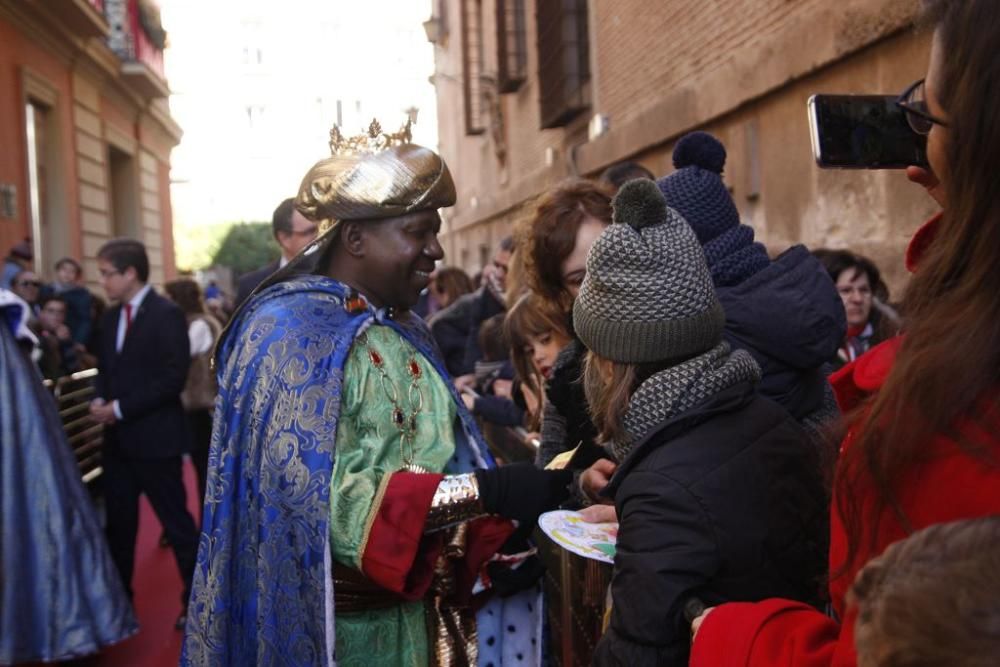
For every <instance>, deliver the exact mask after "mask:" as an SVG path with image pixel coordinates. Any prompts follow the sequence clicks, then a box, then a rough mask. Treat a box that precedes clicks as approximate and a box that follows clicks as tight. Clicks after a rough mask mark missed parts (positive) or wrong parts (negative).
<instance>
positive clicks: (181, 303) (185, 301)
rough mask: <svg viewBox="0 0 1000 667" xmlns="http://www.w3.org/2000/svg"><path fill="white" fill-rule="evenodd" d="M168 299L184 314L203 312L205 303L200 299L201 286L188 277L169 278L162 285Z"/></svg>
mask: <svg viewBox="0 0 1000 667" xmlns="http://www.w3.org/2000/svg"><path fill="white" fill-rule="evenodd" d="M163 287H164V289H166V290H167V294H168V295H169V296H170V300H171V301H173V302H174V303H176V304H177V306H178V307H179V308H180V309H181V310H182V311H184V314H185V315H198V314H201V313H204V312H205V304H204V302H203V301H202V299H201V287H200V286H199V285H198V283H196V282H195V281H193V280H191V279H190V278H178V279H177V280H171V281H170V282H168V283H167V284H166V285H164V286H163Z"/></svg>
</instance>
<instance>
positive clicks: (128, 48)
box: [91, 0, 170, 98]
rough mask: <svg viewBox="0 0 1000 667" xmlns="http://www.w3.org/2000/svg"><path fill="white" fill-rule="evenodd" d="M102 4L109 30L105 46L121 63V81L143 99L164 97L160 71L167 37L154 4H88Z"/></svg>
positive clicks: (135, 0) (114, 0)
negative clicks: (122, 79) (109, 48)
mask: <svg viewBox="0 0 1000 667" xmlns="http://www.w3.org/2000/svg"><path fill="white" fill-rule="evenodd" d="M91 1H98V2H102V3H103V5H104V12H105V16H106V17H107V20H108V24H109V26H110V28H111V34H110V35H109V37H108V46H110V47H111V50H112V51H114V52H115V53H116V54H117V55H118V57H119V58H121V60H122V77H123V78H124V79H125V81H126V82H127V83H128V84H129V85H130V86H132V88H133V89H134V90H135V91H136V92H138V93H139V94H140V95H142V96H143V97H147V98H156V97H167V96H168V95H169V94H170V89H169V88H168V87H167V79H166V76H165V74H164V69H163V47H164V44H165V40H166V33H165V32H164V30H163V28H162V26H161V25H160V12H159V7H158V6H157V5H156V3H155V2H154V0H91Z"/></svg>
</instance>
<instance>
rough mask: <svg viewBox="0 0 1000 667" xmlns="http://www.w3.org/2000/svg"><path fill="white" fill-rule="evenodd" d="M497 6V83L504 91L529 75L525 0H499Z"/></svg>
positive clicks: (514, 89)
mask: <svg viewBox="0 0 1000 667" xmlns="http://www.w3.org/2000/svg"><path fill="white" fill-rule="evenodd" d="M496 10H497V22H496V24H497V84H498V86H499V89H500V92H501V93H512V92H514V91H516V90H517V89H518V88H520V87H521V84H522V83H524V80H525V79H526V78H527V64H528V62H527V61H528V54H527V48H526V46H525V36H524V0H496Z"/></svg>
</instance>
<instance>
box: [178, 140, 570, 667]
mask: <svg viewBox="0 0 1000 667" xmlns="http://www.w3.org/2000/svg"><path fill="white" fill-rule="evenodd" d="M331 149H332V152H333V156H332V157H330V158H327V159H325V160H322V161H320V162H318V163H317V164H316V165H315V166H313V168H312V169H310V171H309V173H308V174H306V176H305V179H304V180H303V181H302V186H301V188H300V191H299V194H298V197H297V198H296V206H297V208H298V210H299V211H300V212H301V213H302V214H303V215H305V216H306V217H307V218H309V219H311V220H314V221H316V222H317V223H318V224H319V226H320V229H321V234H320V236H319V237H318V238H317V240H316V241H315V242H314V243H312V244H311V245H310V246H308V247H307V248H306V249H305V250H303V252H302V253H301V254H300V255H299V256H297V257H296V258H295V259H294V260H293V261H292V262H290V263H289V264H288V265H287V266H286V267H285V268H283V269H282V270H281V271H279V272H278V273H276V274H275V275H274V276H272V277H271V278H270V279H268V280H267V281H265V283H263V284H262V285H261V286H260V287H258V289H257V290H256V291H255V293H254V295H253V296H251V298H250V299H249V300H248V301H247V302H246V304H245V305H244V306H243V307H242V308H241V309H240V311H239V312H238V313H237V314H236V316H235V317H234V318H233V321H232V323H231V324H230V326H229V328H228V329H227V332H226V333H225V334H224V336H223V339H222V341H221V342H220V344H219V347H218V350H217V352H216V362H217V367H218V372H219V385H220V400H219V401H218V402H217V408H216V412H215V431H214V434H213V438H212V450H211V455H210V461H209V468H210V472H209V478H208V490H207V493H206V500H205V519H204V527H203V532H202V536H201V545H200V550H199V553H198V565H197V568H196V572H195V579H194V590H193V592H192V595H191V600H190V605H189V610H188V624H187V632H186V636H185V642H184V653H183V655H182V658H181V663H182V664H185V665H241V666H242V665H263V664H267V665H271V664H283V665H334V664H340V665H343V666H350V665H394V666H395V665H414V666H416V665H429V664H430V665H470V664H477V663H478V664H481V665H487V664H490V663H492V664H494V665H500V664H528V665H530V664H538V661H539V654H540V649H541V640H540V633H539V627H540V624H541V609H540V608H539V605H538V588H537V582H536V576H532V575H533V574H534V573H537V569H536V568H535V567H534V563H533V561H532V556H531V555H530V553H531V552H530V550H529V549H528V546H527V542H526V541H525V540H524V539H523V534H524V533H525V532H526V531H525V529H530V527H531V525H533V524H534V522H535V519H536V518H537V516H538V514H539V513H541V512H542V511H544V510H546V509H549V508H551V507H553V506H555V505H556V504H558V502H559V501H560V500H561V499H562V498H563V497H565V494H566V484H567V482H568V481H569V480H568V479H567V478H566V476H565V474H564V473H562V472H549V471H539V470H536V469H535V468H534V467H533V466H530V465H524V466H521V465H512V466H504V467H502V468H498V467H496V465H495V464H494V462H493V460H492V458H491V457H490V454H489V452H488V451H487V449H486V447H485V445H484V443H483V440H482V437H481V436H480V434H479V432H478V430H477V429H476V426H475V422H474V420H473V419H472V417H471V416H470V415H469V413H468V412H467V411H466V409H465V408H464V406H463V404H462V401H461V400H460V399H459V397H458V395H457V394H456V392H455V390H454V388H453V387H452V384H451V382H450V381H449V378H448V377H447V374H446V372H445V371H444V369H443V365H442V362H441V360H440V358H439V355H438V354H437V351H436V348H435V347H434V344H433V343H432V342H431V339H430V337H429V335H428V333H427V329H426V327H425V325H424V324H423V322H422V321H421V320H420V318H418V317H416V316H415V315H411V314H410V313H409V308H410V307H411V306H413V305H414V304H415V303H416V302H417V299H418V297H419V295H420V292H421V290H422V289H424V288H425V287H426V286H427V283H428V281H429V274H430V272H431V270H432V269H433V268H434V264H435V262H436V261H437V260H439V259H441V257H442V256H443V252H442V249H441V246H440V244H439V243H438V240H437V234H438V231H439V229H440V225H441V219H440V216H439V215H438V213H437V209H438V208H440V207H444V206H451V205H452V204H454V202H455V186H454V184H453V182H452V179H451V174H450V173H449V172H448V168H447V166H446V165H445V164H444V162H443V161H442V160H441V158H440V157H439V156H438V155H436V154H435V153H434V152H432V151H430V150H428V149H426V148H422V147H420V146H416V145H414V144H411V143H410V141H409V126H408V125H407V126H406V127H405V128H404V129H403V130H402V131H401V132H399V133H397V134H394V135H390V134H386V133H383V132H382V131H381V128H379V127H378V125H377V124H376V123H373V125H372V127H371V128H370V129H369V132H368V134H367V135H366V136H364V137H360V138H352V139H345V138H344V137H343V136H341V135H340V132H339V130H338V129H337V128H334V131H333V132H331ZM512 520H513V521H512ZM517 523H520V524H521V525H522V528H521V529H520V530H515V528H516V525H517Z"/></svg>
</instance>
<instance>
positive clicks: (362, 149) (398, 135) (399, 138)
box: [330, 119, 412, 155]
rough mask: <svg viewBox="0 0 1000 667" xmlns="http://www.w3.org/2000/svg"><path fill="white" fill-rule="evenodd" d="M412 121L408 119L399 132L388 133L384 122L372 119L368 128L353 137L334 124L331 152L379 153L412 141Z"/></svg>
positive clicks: (331, 131)
mask: <svg viewBox="0 0 1000 667" xmlns="http://www.w3.org/2000/svg"><path fill="white" fill-rule="evenodd" d="M411 125H412V122H411V121H409V120H407V121H406V123H405V124H404V125H403V126H402V127H401V128H400V129H399V131H398V132H393V133H391V134H390V133H388V132H383V131H382V124H381V123H379V122H378V120H375V119H372V122H371V124H370V125H369V126H368V130H367V131H365V132H363V133H361V134H358V135H355V136H353V137H345V136H344V135H343V133H342V132H341V131H340V126H339V125H334V126H333V128H332V129H331V130H330V154H331V155H361V154H365V153H378V152H380V151H384V150H385V149H387V148H391V147H392V146H402V145H403V144H408V143H411V142H412V133H411V131H410V126H411Z"/></svg>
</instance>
